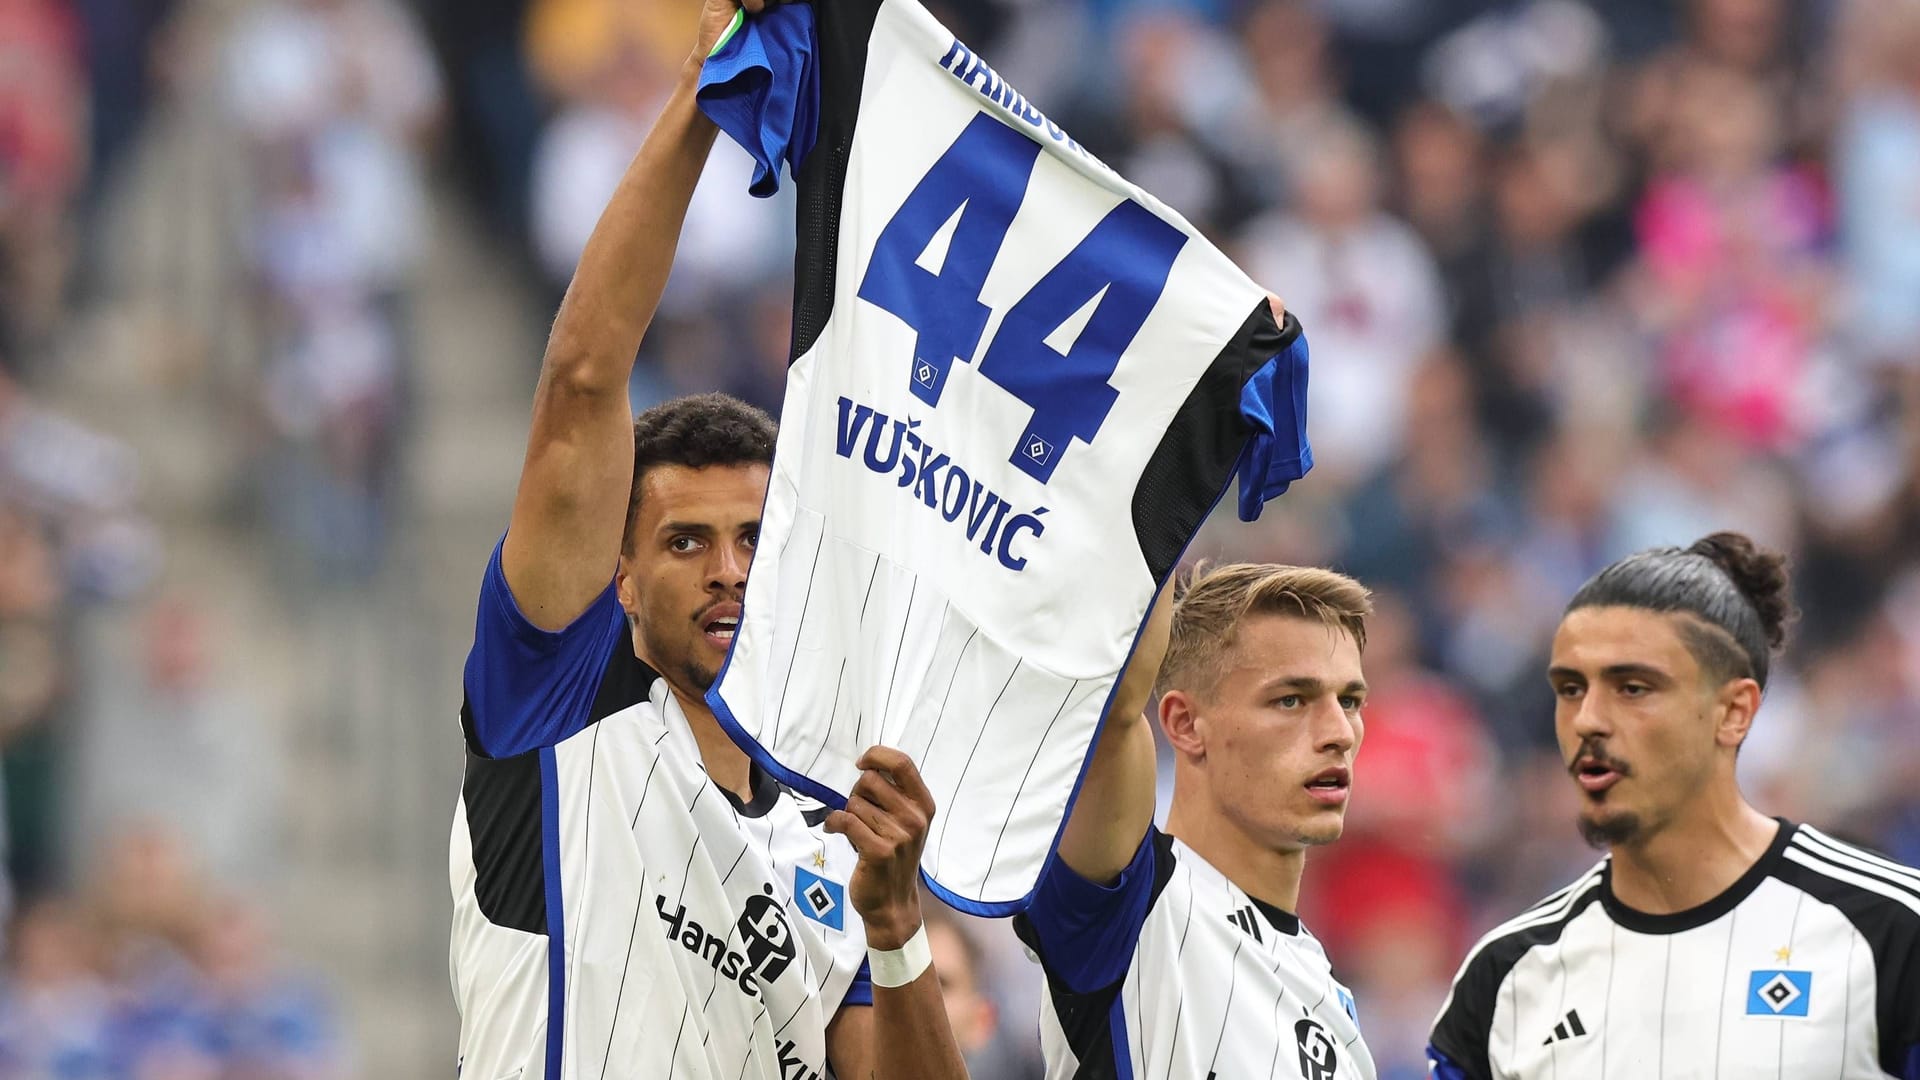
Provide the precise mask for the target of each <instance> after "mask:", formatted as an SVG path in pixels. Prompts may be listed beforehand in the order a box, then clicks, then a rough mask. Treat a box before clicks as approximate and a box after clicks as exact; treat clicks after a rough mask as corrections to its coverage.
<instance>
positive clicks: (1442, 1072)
mask: <svg viewBox="0 0 1920 1080" xmlns="http://www.w3.org/2000/svg"><path fill="white" fill-rule="evenodd" d="M1427 1080H1473V1078H1472V1077H1470V1076H1468V1075H1467V1070H1465V1069H1463V1068H1461V1067H1460V1066H1458V1065H1455V1064H1454V1063H1453V1059H1452V1058H1450V1057H1448V1056H1447V1055H1446V1054H1445V1053H1443V1052H1442V1051H1441V1050H1440V1049H1439V1048H1438V1047H1436V1046H1433V1045H1431V1044H1429V1045H1428V1046H1427Z"/></svg>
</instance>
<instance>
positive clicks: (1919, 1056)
mask: <svg viewBox="0 0 1920 1080" xmlns="http://www.w3.org/2000/svg"><path fill="white" fill-rule="evenodd" d="M1900 1080H1920V1043H1915V1044H1913V1045H1912V1046H1909V1047H1907V1062H1906V1064H1905V1065H1904V1066H1903V1067H1902V1069H1901V1073H1900Z"/></svg>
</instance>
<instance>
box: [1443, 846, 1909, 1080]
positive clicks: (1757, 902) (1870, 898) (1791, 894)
mask: <svg viewBox="0 0 1920 1080" xmlns="http://www.w3.org/2000/svg"><path fill="white" fill-rule="evenodd" d="M1610 881H1611V878H1610V866H1609V863H1608V862H1606V861H1603V862H1601V863H1600V864H1599V865H1597V866H1595V867H1594V868H1593V869H1592V870H1590V871H1589V872H1588V873H1587V874H1586V875H1584V876H1583V877H1581V878H1580V879H1579V880H1578V881H1576V882H1574V883H1573V884H1572V885H1571V886H1569V887H1568V888H1565V889H1562V890H1561V891H1560V892H1558V893H1555V894H1553V895H1552V896H1549V897H1548V898H1547V899H1546V900H1544V901H1542V902H1541V903H1540V904H1538V905H1536V906H1535V907H1534V908H1532V909H1531V910H1529V911H1527V912H1526V913H1524V914H1522V915H1520V916H1519V917H1517V918H1515V919H1513V920H1511V921H1509V922H1508V923H1506V924H1505V925H1503V926H1501V927H1498V928H1496V929H1495V930H1494V931H1493V932H1492V933H1490V934H1488V935H1487V936H1486V937H1485V938H1484V939H1482V940H1481V942H1480V943H1479V944H1478V945H1477V946H1475V948H1474V950H1473V951H1472V952H1471V953H1470V954H1469V955H1468V957H1467V959H1466V962H1465V963H1464V964H1463V965H1462V966H1461V969H1460V973H1459V975H1458V976H1456V978H1455V980H1454V984H1453V991H1452V994H1451V995H1450V996H1449V997H1448V1000H1447V1003H1446V1005H1445V1006H1444V1007H1443V1008H1442V1010H1441V1013H1440V1017H1439V1019H1438V1020H1437V1021H1436V1022H1435V1025H1434V1029H1433V1035H1432V1047H1431V1049H1430V1050H1429V1053H1428V1056H1429V1058H1430V1061H1431V1068H1432V1072H1433V1075H1434V1077H1436V1078H1437V1080H1463V1078H1464V1080H1491V1078H1496V1077H1497V1078H1503V1080H1550V1078H1554V1077H1565V1078H1568V1080H1572V1078H1574V1077H1579V1078H1581V1080H1586V1078H1589V1077H1590V1078H1592V1080H1626V1078H1632V1080H1663V1078H1668V1080H1678V1078H1683V1077H1684V1078H1688V1080H1754V1078H1759V1077H1770V1078H1771V1077H1777V1078H1781V1080H1870V1078H1871V1080H1883V1078H1885V1077H1896V1078H1899V1080H1920V873H1916V872H1915V871H1914V870H1912V869H1910V868H1907V867H1904V866H1901V865H1899V864H1897V863H1893V862H1889V861H1887V860H1885V859H1882V858H1880V857H1878V856H1876V855H1873V854H1871V853H1869V852H1867V851H1864V850H1862V849H1860V848H1857V847H1854V846H1852V845H1849V844H1844V843H1841V842H1839V841H1837V840H1834V839H1833V838H1831V837H1829V836H1827V835H1825V834H1824V833H1821V832H1820V831H1818V830H1817V829H1814V828H1812V827H1810V826H1806V825H1794V824H1793V823H1791V822H1786V821H1782V822H1781V824H1780V831H1779V834H1778V836H1777V837H1776V838H1775V840H1774V842H1773V844H1772V845H1771V846H1770V847H1769V848H1768V850H1767V852H1766V854H1765V855H1763V856H1762V857H1761V858H1760V860H1759V861H1758V862H1756V863H1755V864H1754V866H1753V868H1752V869H1750V870H1749V871H1748V872H1747V873H1746V874H1745V875H1744V876H1743V877H1742V878H1741V879H1740V880H1739V881H1737V882H1735V883H1734V884H1733V885H1732V886H1731V887H1729V888H1728V889H1727V890H1726V891H1725V892H1723V893H1722V894H1721V895H1720V896H1718V897H1715V898H1714V899H1713V900H1710V901H1708V902H1707V903H1705V904H1703V905H1701V906H1699V907H1697V908H1694V909H1692V910H1690V911H1683V912H1678V913H1675V914H1671V915H1647V914H1645V913H1642V912H1638V911H1634V910H1633V909H1631V908H1627V907H1625V906H1624V905H1622V904H1621V903H1620V902H1619V901H1618V900H1617V899H1615V898H1614V896H1613V892H1612V889H1611V884H1610Z"/></svg>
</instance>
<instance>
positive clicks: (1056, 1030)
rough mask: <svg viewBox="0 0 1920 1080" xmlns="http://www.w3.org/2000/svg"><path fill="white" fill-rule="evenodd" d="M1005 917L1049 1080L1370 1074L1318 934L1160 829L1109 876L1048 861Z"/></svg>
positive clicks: (1349, 1006) (1352, 1014) (1303, 1078)
mask: <svg viewBox="0 0 1920 1080" xmlns="http://www.w3.org/2000/svg"><path fill="white" fill-rule="evenodd" d="M1014 927H1015V929H1016V931H1017V932H1018V933H1019V935H1020V939H1021V940H1022V941H1024V942H1026V944H1027V946H1028V947H1029V948H1031V949H1033V951H1034V953H1035V954H1036V955H1037V956H1039V958H1040V962H1041V966H1042V967H1043V969H1044V970H1045V972H1046V979H1047V996H1046V998H1045V1000H1044V1001H1043V1002H1042V1006H1041V1018H1040V1037H1041V1045H1042V1048H1043V1049H1044V1051H1045V1052H1046V1058H1047V1077H1048V1080H1107V1078H1117V1077H1130V1078H1136V1080H1149V1078H1152V1080H1245V1078H1247V1077H1271V1078H1275V1080H1295V1078H1296V1077H1298V1078H1300V1080H1374V1075H1375V1074H1374V1067H1373V1058H1372V1056H1371V1055H1370V1054H1369V1053H1368V1051H1367V1045H1366V1043H1365V1042H1364V1041H1363V1040H1362V1039H1361V1037H1360V1025H1359V1017H1358V1013H1357V1011H1356V1007H1355V1005H1354V1000H1353V995H1352V993H1350V992H1349V991H1348V990H1347V988H1346V987H1345V986H1342V985H1341V984H1340V982H1339V980H1337V979H1335V978H1334V977H1333V970H1332V966H1331V965H1330V964H1329V963H1328V961H1327V954H1326V950H1324V949H1323V948H1321V947H1320V942H1319V941H1318V940H1316V939H1315V938H1314V936H1313V935H1312V934H1310V933H1308V932H1307V930H1306V928H1305V927H1303V926H1302V925H1301V924H1300V920H1299V918H1298V917H1296V916H1294V915H1293V914H1291V913H1289V912H1286V911H1282V910H1280V909H1279V908H1276V907H1273V906H1272V905H1270V904H1265V903H1262V902H1260V901H1258V900H1255V899H1253V898H1252V897H1250V896H1248V895H1247V894H1246V893H1244V892H1242V891H1241V890H1240V889H1239V887H1237V886H1235V885H1234V884H1233V882H1231V881H1229V880H1228V879H1227V877H1226V875H1224V874H1222V873H1220V871H1218V870H1216V869H1214V867H1213V866H1212V865H1211V864H1209V863H1208V862H1207V861H1206V860H1205V859H1202V858H1201V857H1200V856H1199V855H1197V854H1195V853H1194V851H1193V849H1192V848H1189V847H1187V846H1186V845H1185V844H1183V843H1181V842H1180V841H1178V840H1176V839H1174V838H1173V837H1171V836H1168V835H1167V834H1165V833H1162V832H1160V831H1159V830H1158V829H1153V830H1151V831H1150V832H1149V833H1148V834H1147V838H1146V839H1145V840H1144V841H1143V842H1142V843H1141V845H1140V850H1139V852H1138V853H1137V854H1135V856H1134V859H1133V863H1132V865H1130V866H1128V867H1127V869H1126V871H1125V872H1124V873H1122V875H1121V876H1120V879H1119V880H1118V881H1117V882H1115V883H1114V884H1112V885H1110V886H1099V885H1095V884H1093V883H1092V882H1089V881H1086V880H1084V879H1082V878H1080V877H1079V876H1078V875H1076V874H1075V873H1074V872H1073V871H1072V870H1070V869H1068V868H1067V866H1066V865H1065V864H1064V863H1059V862H1056V863H1054V865H1053V868H1052V869H1051V870H1049V871H1048V872H1047V875H1046V877H1045V878H1043V879H1042V881H1041V883H1040V887H1039V889H1038V890H1037V891H1036V893H1035V895H1034V898H1033V904H1032V906H1030V907H1029V908H1028V909H1027V910H1026V912H1024V913H1023V914H1021V915H1019V916H1017V917H1016V918H1015V920H1014Z"/></svg>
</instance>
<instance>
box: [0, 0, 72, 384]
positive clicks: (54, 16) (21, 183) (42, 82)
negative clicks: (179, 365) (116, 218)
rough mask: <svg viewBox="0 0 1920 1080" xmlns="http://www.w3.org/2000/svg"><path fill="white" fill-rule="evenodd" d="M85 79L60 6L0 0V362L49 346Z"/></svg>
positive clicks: (64, 261) (60, 287)
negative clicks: (3, 1) (2, 1)
mask: <svg viewBox="0 0 1920 1080" xmlns="http://www.w3.org/2000/svg"><path fill="white" fill-rule="evenodd" d="M83 78H84V72H83V68H82V66H81V55H80V41H79V34H78V28H77V27H76V26H75V25H74V22H73V15H72V12H71V10H70V9H69V8H68V7H67V5H65V4H62V3H59V2H57V0H6V2H5V3H0V365H6V366H8V367H18V365H20V364H21V363H22V362H23V361H24V360H25V359H26V358H27V356H28V355H29V354H30V353H31V352H35V351H38V350H42V349H44V348H46V347H47V345H48V340H47V338H48V335H49V334H51V333H52V332H53V330H54V323H55V319H56V317H57V316H58V315H59V314H60V310H61V309H60V305H61V303H62V301H63V300H64V299H65V297H64V295H63V294H64V290H65V288H66V278H67V270H68V267H69V265H70V264H71V262H72V258H73V244H74V237H73V234H72V231H71V230H72V224H73V223H72V221H71V219H70V217H69V210H70V209H71V207H72V203H73V200H74V199H75V197H76V196H77V195H78V194H79V190H80V186H81V184H82V183H83V182H84V180H85V178H86V165H87V143H86V133H85V130H84V127H83V125H84V123H85V116H86V110H87V97H86V86H85V83H84V81H83Z"/></svg>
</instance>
